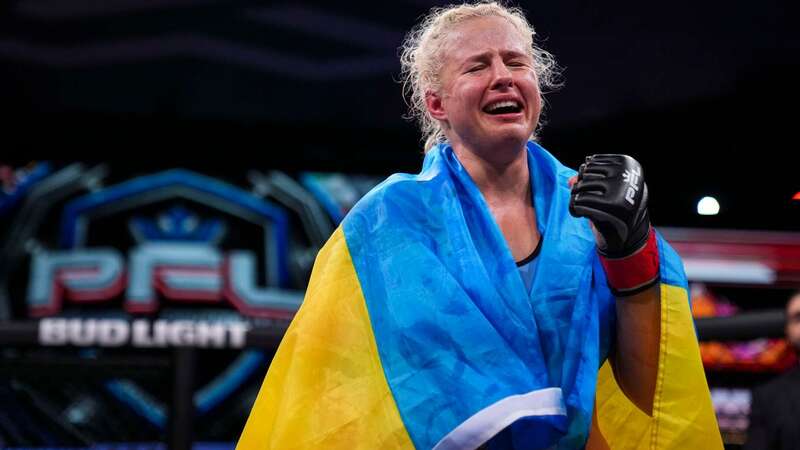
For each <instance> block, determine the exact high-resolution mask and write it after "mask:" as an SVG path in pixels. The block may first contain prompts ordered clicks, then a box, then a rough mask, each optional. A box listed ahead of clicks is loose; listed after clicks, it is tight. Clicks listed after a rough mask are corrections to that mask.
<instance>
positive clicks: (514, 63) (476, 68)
mask: <svg viewBox="0 0 800 450" xmlns="http://www.w3.org/2000/svg"><path fill="white" fill-rule="evenodd" d="M506 66H508V67H512V68H520V67H522V68H524V67H528V65H527V64H525V63H524V62H522V61H510V62H507V63H506ZM486 67H487V65H486V64H478V65H475V66H472V67H470V68H468V69H467V70H466V73H474V72H478V71H480V70H483V69H485V68H486Z"/></svg>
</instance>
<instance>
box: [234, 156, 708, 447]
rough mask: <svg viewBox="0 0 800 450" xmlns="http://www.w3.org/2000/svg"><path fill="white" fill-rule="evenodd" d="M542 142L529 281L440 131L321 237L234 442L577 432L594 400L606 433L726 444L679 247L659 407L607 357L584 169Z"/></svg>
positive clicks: (447, 439)
mask: <svg viewBox="0 0 800 450" xmlns="http://www.w3.org/2000/svg"><path fill="white" fill-rule="evenodd" d="M528 151H529V152H528V162H529V168H530V171H531V183H532V185H531V187H532V191H533V197H534V198H533V202H534V206H535V208H536V212H537V225H538V227H539V230H540V232H541V233H542V235H543V242H542V247H541V251H540V254H539V256H538V257H537V263H536V268H535V274H534V282H533V285H532V287H531V289H530V290H527V289H526V288H525V285H524V283H523V282H522V279H521V278H520V275H519V272H518V269H517V267H516V264H515V263H514V261H513V259H512V257H511V253H510V252H509V251H508V249H507V246H506V243H505V240H504V238H503V236H502V233H501V232H500V230H499V228H498V227H497V225H496V224H495V222H494V220H493V218H492V217H491V214H490V212H489V209H488V207H487V205H486V203H485V201H484V200H483V197H482V196H481V194H480V192H479V191H478V189H477V187H476V186H475V184H474V183H473V182H472V180H471V178H470V177H469V174H468V173H467V172H466V170H464V168H463V166H461V164H460V162H459V161H458V159H457V158H456V157H455V154H454V153H453V151H452V149H451V148H450V147H448V146H446V145H442V146H439V147H437V148H435V149H432V150H431V151H430V152H429V153H428V154H427V155H426V158H425V163H424V165H423V170H422V171H421V173H420V174H418V175H394V176H392V177H390V178H389V179H387V180H386V181H385V182H384V183H382V184H381V185H379V186H377V187H376V188H375V189H374V190H373V191H372V192H370V193H369V194H368V195H367V196H365V198H364V199H362V200H361V201H360V202H359V204H358V205H356V207H355V208H354V209H353V210H352V211H351V212H350V214H348V216H347V218H346V219H345V220H344V221H343V223H342V225H341V226H340V227H339V228H338V229H337V230H336V231H335V232H334V234H333V236H332V237H331V238H330V240H329V241H328V243H327V244H326V245H325V247H324V248H323V249H322V250H321V251H320V253H319V255H318V257H317V261H316V263H315V266H314V270H313V273H312V276H311V281H310V283H309V287H308V290H307V293H306V298H305V301H304V303H303V305H302V307H301V308H300V310H299V311H298V313H297V315H296V317H295V319H294V320H293V321H292V324H291V326H290V327H289V330H288V331H287V333H286V335H285V336H284V338H283V341H282V343H281V345H280V347H279V349H278V351H277V354H276V355H275V358H274V359H273V361H272V364H271V366H270V369H269V372H268V373H267V377H266V379H265V381H264V384H263V386H262V388H261V391H260V392H259V395H258V398H257V399H256V402H255V405H254V406H253V410H252V412H251V414H250V417H249V419H248V421H247V424H246V426H245V429H244V432H243V433H242V437H241V439H240V441H239V444H238V447H237V448H239V449H280V450H289V449H347V450H351V449H406V448H408V449H411V448H417V449H437V450H444V449H474V448H477V447H479V446H481V445H487V446H488V447H489V448H491V449H550V448H558V449H578V448H583V445H584V443H585V442H586V439H587V436H588V433H589V428H590V424H591V421H592V414H593V412H594V406H595V404H596V405H597V411H596V412H597V416H598V425H599V430H600V432H601V433H602V435H603V436H604V438H605V440H606V441H607V442H608V444H609V445H610V448H613V449H628V448H630V449H673V448H674V449H679V448H680V449H720V448H722V444H721V440H720V437H719V431H718V429H717V424H716V420H715V418H714V413H713V409H712V407H711V402H710V396H709V392H708V387H707V384H706V381H705V376H704V373H703V368H702V365H701V362H700V355H699V351H698V347H697V341H696V336H695V333H694V327H693V323H692V319H691V315H690V312H689V303H688V298H687V283H686V278H685V276H684V274H683V268H682V265H681V262H680V259H679V258H678V256H677V255H676V254H675V252H674V251H673V250H672V249H671V248H670V247H669V246H668V244H667V243H666V242H665V241H664V240H663V239H662V238H661V237H660V236H658V244H659V252H660V257H661V264H660V267H661V274H660V275H661V284H660V288H661V308H662V309H661V349H660V354H659V358H660V359H659V376H658V384H657V391H656V395H655V401H654V408H653V415H652V416H648V415H646V414H644V413H643V412H641V411H640V410H638V409H637V408H636V407H635V406H634V405H633V404H632V403H631V402H630V401H628V399H627V398H626V397H625V396H624V395H623V394H622V393H621V391H620V389H619V388H618V386H617V385H616V384H615V381H614V378H613V375H611V371H610V370H609V369H608V367H607V364H603V363H604V361H605V360H606V357H607V355H608V351H609V348H610V345H611V343H612V342H613V339H614V329H615V328H614V327H615V323H614V320H615V310H614V305H615V300H614V298H613V296H612V295H611V293H610V290H609V289H608V287H607V282H606V278H605V274H604V272H603V269H602V266H601V264H600V262H599V258H598V257H597V253H596V249H595V244H594V237H593V235H592V232H591V229H590V227H589V224H588V221H587V220H586V219H576V218H573V217H572V216H570V215H569V214H568V212H567V211H568V208H567V205H568V202H569V186H568V184H567V180H568V179H569V177H571V176H572V175H574V173H575V172H574V171H572V170H570V169H568V168H566V167H564V166H562V165H561V164H560V163H558V161H557V160H556V159H555V158H553V157H552V155H550V154H549V153H548V152H547V151H545V150H544V149H543V148H541V147H540V146H538V145H537V144H535V143H529V146H528ZM601 365H602V367H601ZM598 369H599V372H598Z"/></svg>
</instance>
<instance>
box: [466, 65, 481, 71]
mask: <svg viewBox="0 0 800 450" xmlns="http://www.w3.org/2000/svg"><path fill="white" fill-rule="evenodd" d="M484 67H485V66H484V65H482V64H481V65H477V66H472V67H470V68H469V69H467V72H477V71H479V70H481V69H483V68H484Z"/></svg>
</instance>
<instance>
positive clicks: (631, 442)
mask: <svg viewBox="0 0 800 450" xmlns="http://www.w3.org/2000/svg"><path fill="white" fill-rule="evenodd" d="M597 407H598V411H597V417H598V421H599V424H598V426H599V428H600V432H601V433H602V435H603V436H604V437H605V439H606V441H607V442H608V444H609V447H610V448H612V449H614V450H628V449H637V450H645V449H647V450H666V449H676V450H677V449H681V450H683V449H692V450H714V449H722V448H723V446H722V438H721V437H720V433H719V428H718V427H717V420H716V417H715V415H714V408H713V407H712V405H711V395H710V394H709V392H708V385H707V384H706V377H705V373H704V372H703V364H702V362H701V360H700V350H699V348H698V345H697V338H696V336H695V331H694V326H693V322H692V315H691V312H690V311H689V301H688V298H687V293H686V290H685V289H683V288H681V287H676V286H671V285H668V284H664V283H662V284H661V349H660V353H659V368H658V382H657V385H656V394H655V399H654V403H653V417H650V416H648V415H646V414H644V413H643V412H642V411H640V410H639V409H638V408H637V407H636V406H634V405H633V403H631V402H630V401H629V400H628V399H627V398H626V397H625V394H623V393H622V391H621V390H620V388H619V387H618V386H617V383H616V381H615V380H614V375H613V374H612V372H611V368H610V367H609V365H608V362H606V363H605V364H604V365H603V367H602V368H601V369H600V374H599V375H598V381H597Z"/></svg>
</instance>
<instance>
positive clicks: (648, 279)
mask: <svg viewBox="0 0 800 450" xmlns="http://www.w3.org/2000/svg"><path fill="white" fill-rule="evenodd" d="M658 261H659V259H658V245H657V241H656V232H655V230H654V229H653V228H650V235H649V236H648V238H647V243H646V244H644V247H642V248H641V249H639V250H638V251H636V252H635V253H634V254H632V255H630V256H626V257H624V258H613V259H612V258H607V257H605V256H603V255H600V262H601V263H602V264H603V268H605V270H606V277H607V278H608V285H609V286H610V287H611V290H612V291H614V294H615V295H631V294H634V293H636V292H640V291H641V290H643V289H645V288H647V287H649V286H650V285H652V284H653V283H654V282H655V281H657V280H658V278H659V277H658Z"/></svg>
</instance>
